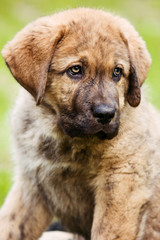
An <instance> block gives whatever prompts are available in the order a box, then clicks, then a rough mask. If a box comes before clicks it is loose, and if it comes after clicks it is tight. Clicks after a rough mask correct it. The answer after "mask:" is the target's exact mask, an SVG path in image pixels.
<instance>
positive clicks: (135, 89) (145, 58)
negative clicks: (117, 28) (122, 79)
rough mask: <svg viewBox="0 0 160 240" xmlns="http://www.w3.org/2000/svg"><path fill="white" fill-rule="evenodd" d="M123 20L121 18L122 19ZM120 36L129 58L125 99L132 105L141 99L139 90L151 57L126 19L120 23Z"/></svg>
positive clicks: (134, 105)
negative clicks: (127, 85)
mask: <svg viewBox="0 0 160 240" xmlns="http://www.w3.org/2000/svg"><path fill="white" fill-rule="evenodd" d="M122 21H123V20H122ZM122 26H123V27H125V30H124V29H121V37H122V39H123V41H124V42H125V44H126V45H127V48H128V52H129V59H130V75H129V88H128V95H127V100H128V103H129V104H130V105H131V106H132V107H136V106H138V105H139V103H140V100H141V90H140V87H141V86H142V84H143V82H144V80H145V79H146V77H147V73H148V70H149V67H150V65H151V62H152V61H151V57H150V54H149V52H148V50H147V48H146V44H145V42H144V41H143V40H142V38H141V37H140V36H139V34H138V33H137V32H136V30H135V29H134V27H133V26H131V25H130V23H128V22H127V21H126V22H125V24H124V21H123V24H122Z"/></svg>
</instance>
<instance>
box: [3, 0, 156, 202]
mask: <svg viewBox="0 0 160 240" xmlns="http://www.w3.org/2000/svg"><path fill="white" fill-rule="evenodd" d="M0 3H1V4H0V49H2V48H3V46H4V45H5V43H6V42H7V41H9V40H11V39H12V38H13V36H14V35H15V34H16V33H17V31H19V30H20V29H21V28H23V27H24V26H25V25H26V24H27V23H28V22H30V21H32V20H34V19H36V18H38V17H40V16H44V15H48V14H52V13H53V12H55V11H59V10H63V9H66V8H73V7H79V6H86V7H96V8H103V9H105V10H108V11H111V12H114V13H116V14H118V15H120V16H123V17H126V18H128V19H129V20H130V21H131V23H132V24H133V25H134V26H135V27H136V29H137V30H138V31H139V33H140V35H141V36H142V37H143V39H144V40H145V41H146V43H147V47H148V49H149V52H150V53H151V56H152V59H153V63H152V67H151V69H150V72H149V75H148V79H147V84H148V85H149V86H150V90H149V96H150V100H151V101H152V103H153V104H154V105H155V106H156V107H157V108H159V109H160V0H93V1H91V0H59V1H57V0H1V2H0ZM97 21H98V20H97ZM18 88H19V86H18V84H17V83H16V81H15V80H14V79H13V77H12V76H11V74H10V72H9V70H8V69H7V67H6V66H5V63H4V61H3V59H2V57H1V56H0V205H1V204H2V202H3V201H4V198H5V196H6V194H7V192H8V190H9V188H10V186H11V182H12V173H13V164H12V163H11V161H10V160H11V159H12V157H11V155H12V154H11V140H10V139H11V137H10V123H9V118H10V117H9V116H10V109H12V106H13V104H14V102H15V98H16V95H17V93H18Z"/></svg>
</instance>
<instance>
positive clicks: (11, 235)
mask: <svg viewBox="0 0 160 240" xmlns="http://www.w3.org/2000/svg"><path fill="white" fill-rule="evenodd" d="M30 185H31V184H30ZM30 185H29V183H28V185H27V184H26V182H25V183H23V182H22V181H18V182H16V183H15V184H14V186H13V188H12V189H11V191H10V193H9V195H8V197H7V199H6V201H5V203H4V205H3V207H2V208H1V210H0V239H1V240H37V239H38V238H39V237H40V236H41V234H42V232H43V231H44V230H45V229H46V228H47V226H48V225H49V224H50V222H51V220H52V216H51V214H50V213H49V211H48V209H47V207H46V206H45V205H44V204H43V202H42V201H41V197H40V196H39V194H38V193H37V192H35V191H34V189H35V187H34V186H32V187H31V186H30Z"/></svg>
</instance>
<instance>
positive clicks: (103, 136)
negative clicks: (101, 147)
mask: <svg viewBox="0 0 160 240" xmlns="http://www.w3.org/2000/svg"><path fill="white" fill-rule="evenodd" d="M62 129H63V132H64V133H65V134H66V135H68V136H70V137H71V138H74V137H76V138H77V137H78V138H85V137H87V138H93V137H97V138H98V139H100V140H110V139H112V138H114V137H116V136H117V134H118V127H116V128H114V129H112V130H111V129H110V131H103V130H100V131H98V132H94V131H93V132H92V131H90V132H85V131H83V130H82V129H78V128H77V129H75V128H70V129H64V128H62Z"/></svg>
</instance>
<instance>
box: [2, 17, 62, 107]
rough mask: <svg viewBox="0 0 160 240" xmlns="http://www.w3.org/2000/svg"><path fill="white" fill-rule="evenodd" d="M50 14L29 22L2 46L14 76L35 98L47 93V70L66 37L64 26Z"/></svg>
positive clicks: (39, 99) (37, 100)
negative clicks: (57, 22) (59, 45)
mask: <svg viewBox="0 0 160 240" xmlns="http://www.w3.org/2000/svg"><path fill="white" fill-rule="evenodd" d="M47 20H48V19H47V17H44V18H40V19H39V20H37V21H35V22H33V23H31V24H29V25H28V26H26V27H25V28H24V29H23V30H22V31H20V32H19V33H18V34H17V35H16V36H15V38H14V39H13V40H12V41H11V42H9V43H8V44H7V45H6V46H5V47H4V49H3V50H2V56H3V57H4V59H5V62H6V64H7V66H8V67H9V69H10V71H11V73H12V74H13V76H14V78H15V79H16V80H17V81H18V82H19V83H20V84H21V85H22V86H23V87H24V88H25V89H26V90H27V91H28V92H30V93H31V94H32V95H33V97H34V98H35V100H36V102H37V104H39V103H40V102H41V101H42V98H43V95H44V93H45V88H46V82H47V74H48V69H49V65H50V62H51V59H52V56H53V53H54V50H55V48H56V46H57V44H58V43H59V41H60V40H61V39H62V38H63V36H64V32H65V27H64V26H56V25H55V26H54V24H53V22H51V21H47Z"/></svg>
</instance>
